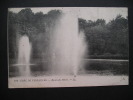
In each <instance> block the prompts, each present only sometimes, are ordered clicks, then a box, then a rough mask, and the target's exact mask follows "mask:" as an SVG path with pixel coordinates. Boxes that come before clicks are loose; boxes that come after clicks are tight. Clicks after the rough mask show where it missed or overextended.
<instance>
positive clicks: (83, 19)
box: [7, 7, 129, 88]
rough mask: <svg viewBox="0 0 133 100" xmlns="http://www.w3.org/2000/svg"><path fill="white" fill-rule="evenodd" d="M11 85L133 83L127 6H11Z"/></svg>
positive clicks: (9, 12)
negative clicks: (131, 80)
mask: <svg viewBox="0 0 133 100" xmlns="http://www.w3.org/2000/svg"><path fill="white" fill-rule="evenodd" d="M7 43H8V51H7V53H8V88H47V87H91V86H114V85H128V84H129V29H128V8H127V7H25V8H19V7H18V8H8V16H7Z"/></svg>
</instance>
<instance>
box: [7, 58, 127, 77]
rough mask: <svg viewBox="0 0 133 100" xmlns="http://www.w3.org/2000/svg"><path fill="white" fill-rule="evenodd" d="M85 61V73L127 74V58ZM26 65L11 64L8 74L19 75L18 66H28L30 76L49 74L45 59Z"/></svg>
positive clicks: (11, 75)
mask: <svg viewBox="0 0 133 100" xmlns="http://www.w3.org/2000/svg"><path fill="white" fill-rule="evenodd" d="M36 61H37V60H36ZM85 62H86V65H85V66H84V69H85V74H92V75H93V74H97V75H128V65H129V62H128V60H123V61H120V60H117V61H116V60H114V61H109V60H108V61H107V60H103V61H101V60H86V61H85ZM34 63H35V61H34ZM44 65H45V67H44ZM28 66H30V67H26V65H14V64H11V65H10V67H9V71H10V72H9V76H10V77H16V76H20V73H19V68H21V69H22V70H23V71H25V70H26V68H30V71H31V72H30V73H31V76H43V75H47V76H48V75H51V73H49V71H48V65H47V62H46V61H41V62H39V60H38V61H37V62H36V64H30V65H28ZM79 74H84V72H82V70H79Z"/></svg>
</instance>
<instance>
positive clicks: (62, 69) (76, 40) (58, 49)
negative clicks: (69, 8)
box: [50, 12, 87, 76]
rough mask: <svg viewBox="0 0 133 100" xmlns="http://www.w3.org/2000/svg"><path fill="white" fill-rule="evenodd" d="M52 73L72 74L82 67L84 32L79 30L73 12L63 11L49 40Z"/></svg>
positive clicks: (84, 45) (84, 44) (84, 48)
mask: <svg viewBox="0 0 133 100" xmlns="http://www.w3.org/2000/svg"><path fill="white" fill-rule="evenodd" d="M50 44H51V47H50V54H51V56H52V58H51V62H50V63H51V66H50V68H51V69H50V70H51V71H52V74H67V75H70V74H73V75H74V76H76V75H77V74H78V70H79V69H80V68H81V67H83V63H84V61H83V58H84V56H85V54H86V52H87V49H86V46H87V45H86V42H85V39H84V33H83V32H80V31H79V28H78V17H77V15H76V14H75V13H74V12H66V13H63V14H62V16H61V18H60V19H59V21H58V23H56V27H55V28H54V31H53V35H52V37H51V40H50Z"/></svg>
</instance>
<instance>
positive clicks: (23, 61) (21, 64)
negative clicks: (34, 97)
mask: <svg viewBox="0 0 133 100" xmlns="http://www.w3.org/2000/svg"><path fill="white" fill-rule="evenodd" d="M30 54H31V44H30V42H29V38H28V36H26V35H24V36H22V37H20V40H19V44H18V68H19V73H20V75H22V76H29V75H30Z"/></svg>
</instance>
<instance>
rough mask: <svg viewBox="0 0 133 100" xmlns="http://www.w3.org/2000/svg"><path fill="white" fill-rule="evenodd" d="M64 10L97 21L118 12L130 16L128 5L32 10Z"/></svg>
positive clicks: (35, 9) (16, 9)
mask: <svg viewBox="0 0 133 100" xmlns="http://www.w3.org/2000/svg"><path fill="white" fill-rule="evenodd" d="M22 9H25V8H9V11H13V12H15V13H18V12H19V11H20V10H22ZM54 9H56V10H62V11H63V12H70V11H71V12H72V13H75V14H77V15H78V17H79V18H83V19H86V20H92V21H96V20H97V19H105V20H106V22H109V21H110V20H112V19H113V18H116V16H117V15H118V14H120V15H122V17H124V18H126V17H127V16H128V9H127V8H126V7H33V8H31V10H32V11H33V12H34V13H37V12H40V11H41V12H43V13H44V14H46V13H48V12H49V11H50V10H54Z"/></svg>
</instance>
